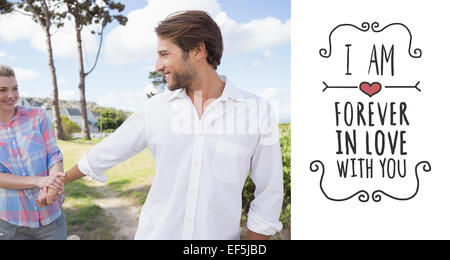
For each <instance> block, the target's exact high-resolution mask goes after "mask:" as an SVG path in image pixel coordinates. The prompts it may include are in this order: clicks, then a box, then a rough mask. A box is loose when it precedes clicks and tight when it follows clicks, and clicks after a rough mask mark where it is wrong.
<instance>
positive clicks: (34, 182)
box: [0, 173, 64, 190]
mask: <svg viewBox="0 0 450 260" xmlns="http://www.w3.org/2000/svg"><path fill="white" fill-rule="evenodd" d="M59 176H61V177H63V176H64V173H63V174H57V175H55V176H46V177H40V176H18V175H13V174H8V173H0V188H2V189H10V190H23V189H32V188H44V187H50V188H54V189H58V190H59V189H62V188H63V187H64V183H63V182H62V181H61V180H60V179H59V178H58V177H59Z"/></svg>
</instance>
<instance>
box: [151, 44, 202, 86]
mask: <svg viewBox="0 0 450 260" xmlns="http://www.w3.org/2000/svg"><path fill="white" fill-rule="evenodd" d="M157 50H158V60H157V61H156V71H158V72H161V73H163V74H164V75H165V76H166V81H167V88H168V89H169V90H172V91H173V90H176V89H181V88H187V87H189V86H190V85H192V83H193V81H194V79H195V77H196V75H197V72H196V70H195V67H194V65H193V64H192V62H191V59H190V57H189V54H188V53H186V52H184V51H183V50H182V49H181V48H180V47H178V46H177V45H176V44H174V43H173V42H172V41H171V40H169V39H164V38H160V37H158V47H157Z"/></svg>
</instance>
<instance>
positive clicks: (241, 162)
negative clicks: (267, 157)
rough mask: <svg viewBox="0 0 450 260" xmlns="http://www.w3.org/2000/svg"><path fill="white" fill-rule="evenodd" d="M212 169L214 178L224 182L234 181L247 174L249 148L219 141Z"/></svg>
mask: <svg viewBox="0 0 450 260" xmlns="http://www.w3.org/2000/svg"><path fill="white" fill-rule="evenodd" d="M212 163H213V165H212V169H213V172H214V175H215V176H216V178H218V179H219V180H221V181H222V182H224V183H235V182H238V181H240V180H241V179H242V178H243V177H245V176H247V173H248V171H249V169H250V148H249V147H247V146H243V145H240V144H235V143H230V142H225V141H219V142H218V143H217V146H216V151H215V153H214V158H213V161H212Z"/></svg>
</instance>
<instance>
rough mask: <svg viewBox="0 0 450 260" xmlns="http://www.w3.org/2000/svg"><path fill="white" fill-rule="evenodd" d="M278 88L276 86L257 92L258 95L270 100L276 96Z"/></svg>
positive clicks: (278, 91) (278, 92)
mask: <svg viewBox="0 0 450 260" xmlns="http://www.w3.org/2000/svg"><path fill="white" fill-rule="evenodd" d="M279 94H280V90H279V89H277V88H266V89H264V90H263V92H261V93H259V94H258V96H260V97H261V98H263V99H265V100H271V99H276V98H278V96H279Z"/></svg>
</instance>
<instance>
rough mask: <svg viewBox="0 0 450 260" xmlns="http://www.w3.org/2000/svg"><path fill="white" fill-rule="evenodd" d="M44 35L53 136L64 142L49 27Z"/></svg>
mask: <svg viewBox="0 0 450 260" xmlns="http://www.w3.org/2000/svg"><path fill="white" fill-rule="evenodd" d="M44 30H45V35H46V37H47V54H48V67H49V69H50V76H51V78H52V84H53V97H52V111H53V124H54V126H55V136H56V138H58V139H59V140H64V139H65V138H66V136H64V132H63V129H62V124H61V117H60V113H59V98H58V83H57V80H56V69H55V63H54V61H53V49H52V40H51V35H50V26H46V27H45V28H44Z"/></svg>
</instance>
